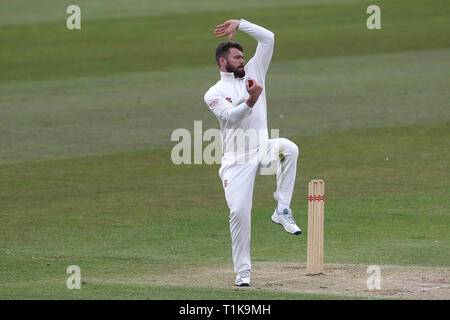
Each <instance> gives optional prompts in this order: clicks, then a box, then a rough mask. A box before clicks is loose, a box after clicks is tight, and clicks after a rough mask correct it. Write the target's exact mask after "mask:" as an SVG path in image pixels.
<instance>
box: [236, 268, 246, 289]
mask: <svg viewBox="0 0 450 320" xmlns="http://www.w3.org/2000/svg"><path fill="white" fill-rule="evenodd" d="M234 284H235V285H237V286H239V287H249V286H250V270H246V271H241V272H238V274H237V276H236V281H235V282H234Z"/></svg>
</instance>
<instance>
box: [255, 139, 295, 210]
mask: <svg viewBox="0 0 450 320" xmlns="http://www.w3.org/2000/svg"><path fill="white" fill-rule="evenodd" d="M263 152H264V155H263V159H262V160H263V161H262V163H266V164H267V163H270V162H272V163H273V161H274V160H276V162H277V190H276V191H275V193H274V198H275V200H277V201H278V203H279V204H280V203H282V204H285V205H287V206H289V204H290V203H291V199H292V194H293V192H294V185H295V177H296V174H297V159H298V155H299V151H298V147H297V145H296V144H295V143H293V142H292V141H290V140H288V139H285V138H278V139H269V140H268V142H267V147H266V148H265V149H264V151H263Z"/></svg>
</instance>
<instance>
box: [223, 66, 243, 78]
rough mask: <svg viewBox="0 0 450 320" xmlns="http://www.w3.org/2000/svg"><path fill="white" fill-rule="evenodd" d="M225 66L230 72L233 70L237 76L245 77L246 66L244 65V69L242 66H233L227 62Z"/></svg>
mask: <svg viewBox="0 0 450 320" xmlns="http://www.w3.org/2000/svg"><path fill="white" fill-rule="evenodd" d="M225 68H226V69H227V71H228V72H233V73H234V77H235V78H243V77H244V76H245V69H244V67H242V69H241V68H240V67H238V68H233V67H232V66H230V65H229V64H227V66H226V67H225Z"/></svg>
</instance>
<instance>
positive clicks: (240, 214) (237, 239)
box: [221, 163, 257, 272]
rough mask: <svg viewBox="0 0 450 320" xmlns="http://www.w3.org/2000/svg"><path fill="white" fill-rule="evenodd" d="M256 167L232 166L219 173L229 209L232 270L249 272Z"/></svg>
mask: <svg viewBox="0 0 450 320" xmlns="http://www.w3.org/2000/svg"><path fill="white" fill-rule="evenodd" d="M256 169H257V166H255V165H254V164H248V163H247V164H242V165H233V166H231V167H228V168H226V169H224V170H223V171H222V173H221V178H222V182H223V184H224V190H225V198H226V201H227V204H228V207H229V209H230V235H231V244H232V256H233V263H234V270H235V271H236V272H240V271H244V270H250V269H251V260H250V238H251V210H252V198H253V186H254V183H255V176H256Z"/></svg>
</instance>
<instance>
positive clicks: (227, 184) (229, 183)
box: [219, 138, 299, 272]
mask: <svg viewBox="0 0 450 320" xmlns="http://www.w3.org/2000/svg"><path fill="white" fill-rule="evenodd" d="M298 155H299V151H298V147H297V145H296V144H295V143H293V142H291V141H289V140H288V139H285V138H278V139H269V140H267V142H266V143H264V144H263V145H262V146H260V147H259V148H258V149H257V150H256V151H255V153H253V156H252V157H251V159H246V160H245V161H243V160H240V161H233V160H232V159H230V158H229V157H228V159H226V157H224V159H223V160H222V165H221V167H220V169H219V176H220V178H221V180H222V183H223V188H224V191H225V199H226V201H227V204H228V207H229V209H230V234H231V245H232V255H233V262H234V271H235V272H241V271H245V270H250V269H251V260H250V236H251V235H250V233H251V210H252V199H253V186H254V183H255V178H256V175H257V174H274V173H275V170H276V174H277V190H276V191H275V193H274V198H275V200H277V201H278V203H283V204H287V205H289V204H290V202H291V199H292V193H293V191H294V184H295V176H296V170H297V158H298ZM270 165H271V167H272V169H273V168H275V170H273V173H268V172H269V171H270V170H268V171H267V170H266V173H264V170H265V169H264V167H270ZM261 170H262V171H261ZM270 214H272V212H270Z"/></svg>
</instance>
